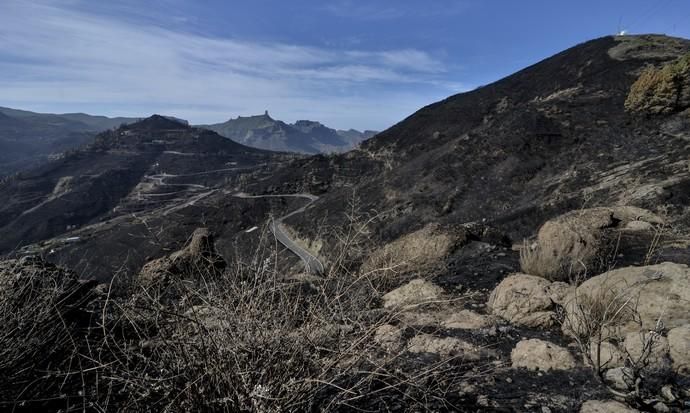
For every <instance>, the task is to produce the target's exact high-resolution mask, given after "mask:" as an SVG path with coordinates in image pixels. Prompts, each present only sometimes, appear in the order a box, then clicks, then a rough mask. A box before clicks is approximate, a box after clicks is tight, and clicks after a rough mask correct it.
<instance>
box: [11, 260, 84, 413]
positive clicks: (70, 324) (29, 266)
mask: <svg viewBox="0 0 690 413" xmlns="http://www.w3.org/2000/svg"><path fill="white" fill-rule="evenodd" d="M2 264H3V265H2V266H1V267H0V323H1V324H2V329H1V330H0V383H1V385H0V410H3V411H8V410H11V409H13V408H17V406H27V408H29V409H31V406H35V403H40V404H41V405H43V406H45V405H55V404H57V405H60V406H63V407H64V406H69V405H72V404H74V405H84V401H83V397H84V389H85V387H86V386H87V380H88V379H87V375H88V374H89V373H88V369H87V367H86V366H85V365H84V364H82V361H83V360H82V357H81V351H82V350H83V344H84V340H83V334H84V333H85V329H84V327H85V326H86V325H87V324H88V320H87V319H88V313H86V312H85V311H84V309H85V307H86V305H87V304H88V303H90V302H91V300H92V299H93V295H92V294H91V288H92V287H93V285H92V284H90V283H86V282H80V281H78V280H77V279H76V277H75V276H74V275H73V274H71V273H69V272H65V271H62V270H59V269H58V268H55V267H53V266H50V265H47V264H44V263H42V262H39V261H36V262H33V261H30V260H28V259H23V260H14V261H6V262H4V263H2Z"/></svg>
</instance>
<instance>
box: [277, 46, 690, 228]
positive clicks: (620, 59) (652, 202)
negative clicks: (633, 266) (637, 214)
mask: <svg viewBox="0 0 690 413" xmlns="http://www.w3.org/2000/svg"><path fill="white" fill-rule="evenodd" d="M688 51H690V41H687V40H683V39H676V38H670V37H665V36H624V37H605V38H601V39H597V40H593V41H590V42H587V43H584V44H581V45H578V46H576V47H573V48H571V49H569V50H566V51H564V52H562V53H559V54H557V55H555V56H553V57H551V58H548V59H546V60H544V61H542V62H540V63H538V64H535V65H534V66H531V67H528V68H526V69H524V70H522V71H520V72H518V73H516V74H514V75H512V76H510V77H507V78H505V79H503V80H500V81H498V82H496V83H494V84H491V85H488V86H485V87H482V88H479V89H477V90H474V91H472V92H468V93H463V94H460V95H456V96H452V97H450V98H448V99H446V100H444V101H441V102H438V103H435V104H433V105H430V106H428V107H425V108H423V109H421V110H420V111H419V112H417V113H415V114H414V115H412V116H410V117H409V118H407V119H405V120H404V121H402V122H400V123H399V124H397V125H396V126H394V127H392V128H390V129H388V130H387V131H384V132H382V133H380V134H378V135H377V136H376V137H374V138H373V139H371V140H369V141H366V142H364V143H363V145H362V148H361V150H357V151H353V152H351V153H348V154H345V155H342V156H337V157H330V158H326V157H316V158H310V159H308V160H303V161H298V165H296V166H295V167H294V168H293V169H288V170H285V171H283V173H282V175H278V176H277V177H276V179H275V183H279V182H281V181H282V182H284V183H283V185H284V186H285V187H288V186H290V185H296V186H303V187H304V186H306V187H311V188H312V189H313V190H314V191H315V192H318V191H320V192H321V193H325V196H322V198H321V200H320V201H319V203H317V204H316V208H315V209H314V210H312V211H311V213H312V214H313V215H312V216H311V217H305V222H303V223H302V224H301V225H300V227H301V228H305V231H308V229H307V228H309V226H308V225H307V221H306V220H313V219H315V218H317V217H324V216H330V217H336V216H340V215H341V214H338V211H339V210H340V207H341V206H342V205H343V203H344V202H345V200H346V199H347V197H348V196H350V195H351V193H352V188H355V190H356V194H357V196H358V197H359V198H360V199H361V200H362V202H363V203H364V206H365V207H367V206H368V207H371V208H375V209H376V210H377V211H387V212H386V215H385V219H384V223H383V224H382V227H381V228H380V232H379V235H380V236H381V237H382V238H383V239H384V240H385V239H390V238H395V237H397V236H399V235H400V234H402V233H406V232H409V231H411V230H413V229H415V228H419V227H420V226H423V225H424V224H425V223H428V222H441V223H463V222H470V221H484V220H486V222H489V223H494V224H495V225H497V226H499V227H501V228H502V229H504V230H505V231H507V232H508V233H509V234H510V235H511V237H512V238H513V239H514V240H519V239H520V238H521V237H523V236H527V235H530V234H533V233H534V231H535V229H536V227H537V225H539V224H540V223H541V222H543V221H544V219H546V218H548V217H551V216H554V215H556V214H559V213H562V212H564V211H568V210H571V209H577V208H581V207H582V206H587V207H589V206H596V205H607V204H613V203H617V204H621V203H627V204H633V205H637V206H641V207H647V208H651V209H658V207H660V206H664V208H665V209H666V210H667V211H668V213H669V214H671V216H672V217H673V220H674V221H675V222H678V223H682V224H683V225H684V226H685V227H687V226H688V224H690V215H688V212H687V209H686V205H687V203H688V197H687V193H688V190H689V189H690V173H689V171H688V167H687V159H689V158H690V147H689V143H688V139H690V127H689V126H688V124H689V122H688V121H687V119H688V116H689V115H688V113H687V111H686V112H685V113H675V114H670V115H664V116H650V115H646V114H644V113H629V112H627V111H626V110H625V105H624V103H625V100H626V97H627V96H628V94H629V92H630V89H631V85H632V84H633V83H634V82H635V81H636V79H637V78H638V77H639V75H640V73H641V71H642V70H643V69H644V68H645V67H647V66H649V65H655V66H659V65H662V64H664V63H666V62H670V61H673V60H675V59H677V58H679V57H680V56H683V55H684V54H686V53H688ZM298 170H299V171H302V173H301V176H299V175H298V174H297V173H296V172H295V171H298ZM295 182H297V183H295ZM340 186H347V189H345V190H343V189H339V187H340ZM295 224H298V223H297V222H295Z"/></svg>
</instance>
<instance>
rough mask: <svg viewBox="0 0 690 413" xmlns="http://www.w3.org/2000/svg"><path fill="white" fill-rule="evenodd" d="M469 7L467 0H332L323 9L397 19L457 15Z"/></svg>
mask: <svg viewBox="0 0 690 413" xmlns="http://www.w3.org/2000/svg"><path fill="white" fill-rule="evenodd" d="M467 8H468V2H467V1H466V0H433V1H427V0H405V1H400V0H391V1H369V2H362V1H356V0H332V1H329V2H328V4H326V5H324V6H323V10H325V11H326V12H328V13H331V14H332V15H335V16H338V17H344V18H351V19H358V20H396V19H401V18H406V17H415V18H420V17H438V16H448V17H451V16H456V15H458V14H461V13H463V12H465V11H466V10H467Z"/></svg>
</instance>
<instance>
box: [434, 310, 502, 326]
mask: <svg viewBox="0 0 690 413" xmlns="http://www.w3.org/2000/svg"><path fill="white" fill-rule="evenodd" d="M495 323H496V318H495V317H492V316H490V315H483V314H479V313H476V312H474V311H472V310H461V311H459V312H457V313H453V314H451V315H450V316H449V317H448V318H446V319H445V320H443V321H442V322H441V326H442V327H444V328H461V329H464V330H479V329H481V328H486V327H489V326H491V325H493V324H495Z"/></svg>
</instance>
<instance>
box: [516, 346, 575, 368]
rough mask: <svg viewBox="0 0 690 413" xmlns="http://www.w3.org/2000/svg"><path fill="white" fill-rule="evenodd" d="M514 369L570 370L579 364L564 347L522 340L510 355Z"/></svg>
mask: <svg viewBox="0 0 690 413" xmlns="http://www.w3.org/2000/svg"><path fill="white" fill-rule="evenodd" d="M510 359H511V361H512V363H513V368H526V369H528V370H539V371H548V370H569V369H572V368H574V367H575V366H576V365H577V363H576V362H575V358H574V357H573V355H572V354H570V352H569V351H568V350H566V349H564V348H563V347H560V346H558V345H556V344H554V343H550V342H548V341H544V340H539V339H536V338H534V339H529V340H522V341H520V342H519V343H517V345H516V346H515V348H514V349H513V351H512V352H511V353H510Z"/></svg>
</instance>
